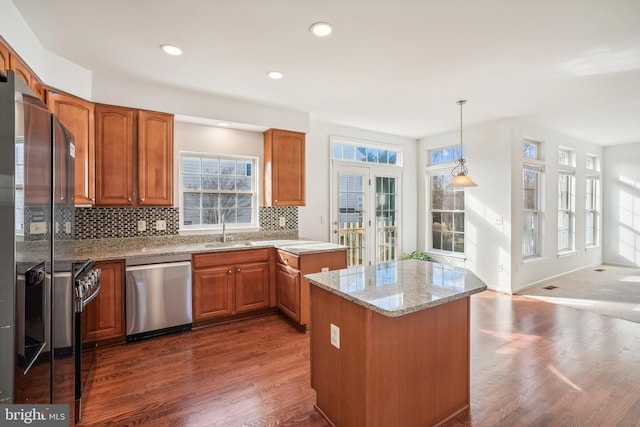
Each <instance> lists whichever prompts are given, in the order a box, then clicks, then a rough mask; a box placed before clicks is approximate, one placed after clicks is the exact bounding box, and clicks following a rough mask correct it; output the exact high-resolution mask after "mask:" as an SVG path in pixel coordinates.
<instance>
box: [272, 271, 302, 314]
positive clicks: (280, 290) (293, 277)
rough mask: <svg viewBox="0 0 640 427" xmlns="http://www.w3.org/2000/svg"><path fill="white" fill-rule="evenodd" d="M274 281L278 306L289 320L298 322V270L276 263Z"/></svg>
mask: <svg viewBox="0 0 640 427" xmlns="http://www.w3.org/2000/svg"><path fill="white" fill-rule="evenodd" d="M276 283H277V290H276V295H277V297H276V298H277V301H278V308H279V309H280V311H281V312H282V313H283V314H285V315H286V316H288V317H289V318H290V319H291V320H293V321H294V322H296V323H300V270H298V269H295V268H292V267H289V266H288V265H285V264H280V263H278V267H277V270H276Z"/></svg>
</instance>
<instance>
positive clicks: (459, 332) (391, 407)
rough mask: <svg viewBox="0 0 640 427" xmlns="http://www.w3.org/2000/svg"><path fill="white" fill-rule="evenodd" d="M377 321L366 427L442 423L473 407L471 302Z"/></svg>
mask: <svg viewBox="0 0 640 427" xmlns="http://www.w3.org/2000/svg"><path fill="white" fill-rule="evenodd" d="M371 321H372V326H371V331H372V333H371V335H372V340H371V348H370V353H369V354H368V356H369V357H370V366H371V368H370V369H369V370H368V372H367V380H366V381H367V385H368V386H367V399H368V401H367V404H366V407H367V418H368V419H367V422H366V424H365V425H366V426H368V427H384V426H390V425H398V426H403V427H411V426H416V427H417V426H426V425H436V424H438V423H439V422H441V421H443V420H446V419H448V418H450V417H451V416H454V415H456V414H458V413H460V412H462V411H465V410H468V409H469V372H470V368H469V298H462V299H459V300H455V301H452V302H449V303H445V304H442V305H438V306H435V307H432V308H428V309H425V310H422V311H419V312H416V313H412V314H408V315H404V316H400V317H386V316H383V315H381V314H379V313H375V312H374V313H373V316H372V320H371Z"/></svg>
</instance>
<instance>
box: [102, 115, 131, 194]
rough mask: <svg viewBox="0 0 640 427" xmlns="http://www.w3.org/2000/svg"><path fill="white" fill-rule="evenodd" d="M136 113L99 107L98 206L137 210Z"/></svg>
mask: <svg viewBox="0 0 640 427" xmlns="http://www.w3.org/2000/svg"><path fill="white" fill-rule="evenodd" d="M135 119H136V111H135V110H132V109H130V108H123V107H115V106H111V105H102V104H96V106H95V126H96V141H95V142H96V205H102V206H134V205H135V204H136V202H135V201H136V194H135V192H134V185H135V182H134V174H133V173H134V165H135V148H136V147H135V132H136V120H135Z"/></svg>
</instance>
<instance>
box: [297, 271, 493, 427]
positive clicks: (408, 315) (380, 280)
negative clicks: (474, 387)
mask: <svg viewBox="0 0 640 427" xmlns="http://www.w3.org/2000/svg"><path fill="white" fill-rule="evenodd" d="M304 277H305V279H306V280H307V281H309V282H310V283H311V286H310V288H311V289H310V301H311V325H312V327H311V337H310V345H311V354H312V355H313V357H311V387H313V389H314V390H315V391H316V408H317V409H318V410H319V411H320V413H321V414H322V415H323V416H324V417H325V418H326V419H327V420H328V421H329V423H330V424H331V425H335V426H361V427H376V426H416V427H417V426H434V425H444V424H445V423H447V422H448V421H449V420H451V419H453V418H455V417H456V416H458V415H460V414H464V413H468V411H469V408H470V392H469V390H470V362H469V361H470V348H471V346H470V329H471V327H470V315H471V310H470V304H471V302H470V300H471V298H470V296H471V295H473V294H475V293H477V292H481V291H483V290H485V289H486V288H487V286H486V285H485V284H484V283H483V282H482V281H481V280H480V279H478V277H476V276H475V275H474V274H473V273H471V272H469V271H467V270H466V269H464V268H460V267H454V266H450V265H445V264H439V263H434V262H428V261H422V260H406V261H394V262H387V263H381V264H376V265H371V266H365V267H352V268H348V269H344V270H336V271H331V272H326V273H314V274H308V275H305V276H304Z"/></svg>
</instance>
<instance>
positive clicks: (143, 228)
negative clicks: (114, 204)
mask: <svg viewBox="0 0 640 427" xmlns="http://www.w3.org/2000/svg"><path fill="white" fill-rule="evenodd" d="M138 231H147V221H145V220H140V221H138Z"/></svg>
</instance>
